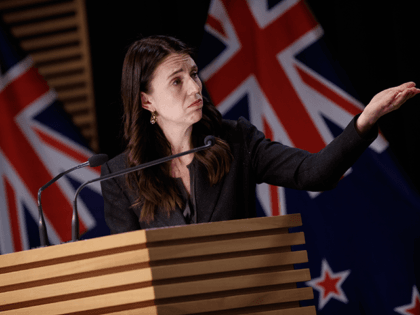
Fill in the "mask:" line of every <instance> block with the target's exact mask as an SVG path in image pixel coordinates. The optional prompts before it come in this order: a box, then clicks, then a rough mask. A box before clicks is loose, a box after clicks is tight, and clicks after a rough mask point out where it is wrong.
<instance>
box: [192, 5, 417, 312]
mask: <svg viewBox="0 0 420 315" xmlns="http://www.w3.org/2000/svg"><path fill="white" fill-rule="evenodd" d="M332 60H333V59H332V58H331V56H330V55H329V52H328V49H327V47H326V45H325V42H324V41H323V30H322V28H321V27H320V25H318V23H317V22H316V20H315V19H314V17H313V16H312V15H311V13H310V11H309V10H308V8H307V6H306V5H305V3H304V2H303V1H298V0H282V1H281V0H277V1H275V0H266V1H262V0H255V1H254V0H246V1H245V0H232V1H229V0H213V1H212V2H211V4H210V7H209V12H208V18H207V22H206V25H205V32H204V37H203V41H202V45H201V47H200V52H199V60H198V63H199V68H201V71H200V76H201V78H202V80H203V81H204V83H205V86H206V89H207V91H208V92H209V95H210V97H211V99H212V101H213V103H214V104H215V105H216V106H217V107H218V109H219V110H220V112H221V113H222V114H223V116H224V117H225V118H229V119H237V118H238V117H239V116H244V117H245V118H247V119H248V120H250V121H251V122H252V123H253V124H254V125H255V126H257V128H259V129H260V130H261V131H263V132H264V133H265V135H266V137H267V138H270V139H272V140H275V141H279V142H282V143H284V144H286V145H290V146H294V147H299V148H302V149H305V150H308V151H310V152H317V151H319V150H320V149H322V148H323V147H324V146H325V145H326V144H327V143H329V142H330V141H331V140H332V139H333V138H334V137H336V136H337V135H338V134H340V133H341V132H342V130H343V129H344V128H345V127H346V126H347V124H348V123H349V122H350V121H351V120H352V118H353V117H354V116H355V115H357V114H358V113H360V112H361V111H362V110H363V105H362V104H361V103H360V102H359V101H358V100H357V97H356V96H355V93H354V92H352V91H351V88H350V86H349V84H348V80H346V79H345V78H344V77H343V76H342V74H341V73H339V72H338V71H337V69H338V67H337V65H336V64H333V61H332ZM378 92H379V91H378ZM256 194H257V198H258V202H257V208H258V209H259V213H260V214H261V215H267V216H270V215H279V214H287V213H297V212H299V213H301V214H302V220H303V227H302V229H303V231H304V232H305V235H306V243H307V244H306V245H305V248H306V250H307V251H308V256H309V263H308V264H303V265H299V266H297V267H298V268H307V267H309V268H310V270H311V275H312V280H311V281H308V282H306V283H304V284H302V286H311V287H312V288H313V289H314V296H315V297H314V300H312V301H308V302H306V301H305V302H302V304H305V303H306V304H305V305H315V306H316V307H317V311H318V314H334V315H336V314H340V315H346V314H352V315H354V314H405V315H408V314H411V315H414V314H416V315H420V296H419V291H418V286H417V285H416V282H415V268H416V266H415V265H414V262H413V255H414V240H415V239H416V238H419V236H420V229H419V228H418V227H419V226H420V210H419V209H420V197H419V195H418V194H417V193H416V192H415V191H414V190H413V189H412V188H411V187H410V186H409V185H408V184H407V181H406V180H405V177H404V175H403V174H401V172H400V171H399V170H398V168H397V166H396V164H395V162H394V161H393V160H392V159H391V157H390V154H389V152H388V143H387V142H386V140H385V139H384V138H383V137H382V136H379V137H378V138H377V140H376V141H375V142H374V143H372V145H371V146H370V147H369V149H367V150H366V152H365V153H364V154H363V155H362V157H361V158H360V159H359V160H358V161H357V162H356V164H354V165H353V167H352V168H351V169H349V170H348V171H347V172H346V174H345V175H344V176H343V179H342V180H341V182H340V184H339V185H338V187H337V188H335V189H334V190H332V191H328V192H307V191H296V190H292V189H287V188H283V187H273V186H269V185H265V184H262V185H259V186H258V187H257V191H256ZM417 267H418V266H417Z"/></svg>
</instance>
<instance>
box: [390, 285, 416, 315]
mask: <svg viewBox="0 0 420 315" xmlns="http://www.w3.org/2000/svg"><path fill="white" fill-rule="evenodd" d="M394 311H395V312H397V313H400V314H402V315H420V294H419V290H417V287H416V286H413V293H412V295H411V303H410V304H408V305H403V306H399V307H396V308H395V309H394Z"/></svg>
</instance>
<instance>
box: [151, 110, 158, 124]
mask: <svg viewBox="0 0 420 315" xmlns="http://www.w3.org/2000/svg"><path fill="white" fill-rule="evenodd" d="M156 118H157V111H153V112H152V116H151V117H150V123H151V124H152V125H154V124H156Z"/></svg>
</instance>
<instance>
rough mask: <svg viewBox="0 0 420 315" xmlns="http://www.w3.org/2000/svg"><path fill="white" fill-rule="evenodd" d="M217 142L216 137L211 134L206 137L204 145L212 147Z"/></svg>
mask: <svg viewBox="0 0 420 315" xmlns="http://www.w3.org/2000/svg"><path fill="white" fill-rule="evenodd" d="M215 143H216V139H215V138H214V136H212V135H209V136H207V137H205V138H204V145H207V146H209V147H212V146H214V144H215Z"/></svg>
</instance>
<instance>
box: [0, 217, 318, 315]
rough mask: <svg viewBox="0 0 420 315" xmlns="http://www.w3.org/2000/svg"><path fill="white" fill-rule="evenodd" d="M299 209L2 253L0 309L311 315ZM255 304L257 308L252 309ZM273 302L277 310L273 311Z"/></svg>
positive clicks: (23, 311)
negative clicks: (296, 248) (294, 212)
mask: <svg viewBox="0 0 420 315" xmlns="http://www.w3.org/2000/svg"><path fill="white" fill-rule="evenodd" d="M300 224H301V220H300V216H299V215H287V216H279V217H270V218H255V219H247V220H235V221H226V222H217V223H206V224H197V225H190V226H182V227H173V228H165V229H154V230H145V231H136V232H130V233H124V234H119V235H113V236H105V237H101V238H97V239H92V240H86V241H79V242H75V243H67V244H62V245H56V246H53V247H47V248H39V249H34V250H29V251H25V252H18V253H13V254H8V255H2V256H0V312H1V313H2V314H78V313H80V314H89V313H100V314H194V313H203V312H209V315H210V314H213V312H214V314H242V312H245V311H246V313H248V312H249V313H251V314H283V315H284V314H286V315H297V314H301V315H302V314H305V315H306V314H315V309H314V308H313V307H309V308H308V307H305V308H300V307H299V301H300V300H305V299H312V298H313V292H312V288H309V287H303V288H297V287H296V283H297V282H303V281H308V280H310V273H309V270H308V269H297V270H295V269H294V267H293V265H294V264H300V263H305V262H307V261H308V257H307V254H306V251H291V250H290V246H292V245H299V244H304V242H305V240H304V235H303V233H300V232H297V233H288V228H289V227H295V226H299V225H300ZM257 307H258V309H257ZM274 310H276V312H275V313H272V312H274Z"/></svg>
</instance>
